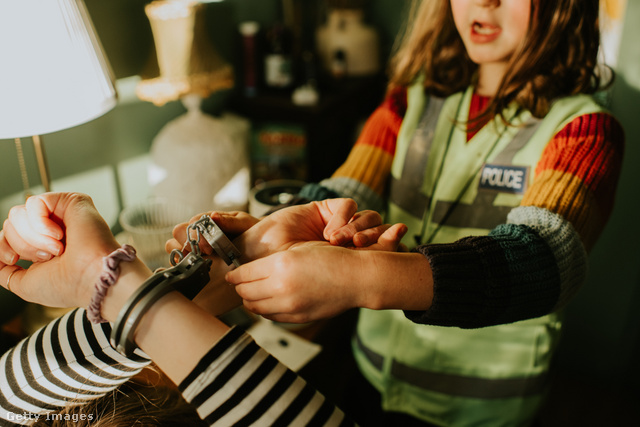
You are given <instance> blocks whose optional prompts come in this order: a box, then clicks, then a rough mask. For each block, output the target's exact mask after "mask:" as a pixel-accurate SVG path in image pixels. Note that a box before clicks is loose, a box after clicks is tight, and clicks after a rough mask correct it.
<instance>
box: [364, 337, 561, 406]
mask: <svg viewBox="0 0 640 427" xmlns="http://www.w3.org/2000/svg"><path fill="white" fill-rule="evenodd" d="M355 342H356V345H357V346H358V348H359V349H360V351H362V354H364V355H365V357H366V358H367V359H368V360H369V362H370V363H371V364H372V365H373V366H374V367H375V368H376V369H378V370H382V366H383V364H384V357H382V355H380V354H378V353H376V352H374V351H373V350H371V349H370V348H367V347H366V346H365V345H364V344H363V343H362V340H361V339H360V337H358V335H357V334H356V335H355ZM391 374H392V375H393V376H394V377H395V378H396V379H398V380H401V381H404V382H406V383H408V384H411V385H414V386H416V387H420V388H422V389H426V390H431V391H435V392H439V393H444V394H449V395H454V396H461V397H470V398H478V399H502V398H509V397H513V396H523V397H524V396H531V395H536V394H540V393H542V392H543V391H544V390H545V388H546V387H547V386H548V384H549V376H548V374H547V372H543V373H541V374H538V375H532V376H527V377H520V378H492V379H487V378H478V377H469V376H462V375H452V374H445V373H441V372H432V371H425V370H422V369H416V368H414V367H411V366H408V365H405V364H403V363H400V362H398V361H396V360H393V361H392V365H391Z"/></svg>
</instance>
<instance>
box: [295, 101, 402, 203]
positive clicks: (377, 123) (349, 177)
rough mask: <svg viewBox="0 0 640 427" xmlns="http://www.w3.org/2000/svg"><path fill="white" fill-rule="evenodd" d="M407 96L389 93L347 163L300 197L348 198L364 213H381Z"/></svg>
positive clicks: (365, 128)
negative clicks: (374, 211)
mask: <svg viewBox="0 0 640 427" xmlns="http://www.w3.org/2000/svg"><path fill="white" fill-rule="evenodd" d="M406 96H407V94H406V89H404V88H398V89H395V90H394V91H392V92H390V94H389V95H388V96H387V97H386V98H385V100H384V101H383V102H382V104H381V105H380V106H379V107H378V108H377V109H376V110H375V111H374V112H373V113H372V114H371V116H370V117H369V119H368V120H367V121H366V123H365V125H364V127H363V129H362V132H361V133H360V136H359V137H358V140H357V141H356V143H355V144H354V146H353V148H352V150H351V152H350V153H349V156H348V157H347V159H346V160H345V162H344V163H343V164H342V165H341V166H340V167H339V168H338V169H337V170H336V171H335V172H334V173H333V175H332V176H331V178H328V179H325V180H323V181H321V182H320V183H319V184H308V185H307V186H305V188H303V190H302V192H301V193H300V195H301V196H302V197H305V198H306V199H307V200H322V199H326V198H330V197H349V198H352V199H354V200H355V201H356V202H357V203H358V207H359V209H361V210H364V209H373V210H376V211H378V212H382V211H383V210H384V207H385V204H384V195H385V194H384V193H385V190H386V183H387V181H388V178H389V174H390V173H391V163H392V161H393V156H394V154H395V149H396V139H397V137H398V131H399V129H400V125H401V124H402V119H403V117H404V114H405V112H406V108H407V100H406Z"/></svg>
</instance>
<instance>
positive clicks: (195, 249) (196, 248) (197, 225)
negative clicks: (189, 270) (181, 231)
mask: <svg viewBox="0 0 640 427" xmlns="http://www.w3.org/2000/svg"><path fill="white" fill-rule="evenodd" d="M207 220H209V217H205V216H203V217H202V218H200V219H199V220H198V221H196V222H194V223H193V224H190V225H189V226H188V227H187V232H186V233H187V242H189V246H191V252H192V253H193V254H194V255H197V256H202V251H201V250H200V239H201V238H202V231H201V227H203V225H202V223H203V222H205V221H207ZM191 230H195V231H196V238H195V239H192V238H191V233H190V231H191ZM183 249H184V247H183ZM170 257H171V259H170V261H171V265H173V266H176V265H178V264H179V263H180V262H181V261H182V260H183V259H184V255H183V253H182V251H179V250H178V249H173V250H172V251H171V255H170ZM176 257H178V261H177V262H176Z"/></svg>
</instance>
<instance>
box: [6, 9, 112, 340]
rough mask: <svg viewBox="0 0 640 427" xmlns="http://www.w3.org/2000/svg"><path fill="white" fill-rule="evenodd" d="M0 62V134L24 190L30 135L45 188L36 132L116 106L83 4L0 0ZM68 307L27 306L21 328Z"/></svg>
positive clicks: (45, 175) (66, 125) (45, 320)
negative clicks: (11, 147) (9, 143)
mask: <svg viewBox="0 0 640 427" xmlns="http://www.w3.org/2000/svg"><path fill="white" fill-rule="evenodd" d="M0 64H1V66H0V139H11V138H13V139H14V140H15V144H16V149H17V152H18V162H19V166H20V170H21V174H22V182H23V186H24V190H25V193H26V194H27V195H28V194H29V192H30V188H29V180H28V174H27V170H26V166H25V162H24V157H23V155H22V142H21V138H24V137H29V136H31V137H32V138H33V143H34V148H35V151H36V158H37V162H38V168H39V172H40V179H41V183H42V185H43V187H44V190H45V192H48V191H50V184H49V170H48V166H47V161H46V157H45V152H44V147H43V145H42V141H41V138H40V135H42V134H47V133H51V132H56V131H59V130H62V129H67V128H70V127H73V126H77V125H79V124H82V123H85V122H88V121H90V120H92V119H95V118H97V117H99V116H101V115H103V114H104V113H106V112H107V111H109V110H110V109H112V108H113V107H114V106H115V105H116V90H115V86H114V82H113V75H112V72H111V68H110V66H109V63H108V61H107V59H106V56H105V54H104V52H103V50H102V46H101V45H100V41H99V40H98V37H97V35H96V32H95V29H94V28H93V24H92V23H91V19H90V17H89V14H88V12H87V9H86V6H85V4H84V3H83V1H82V0H2V1H0ZM66 310H67V309H62V310H61V309H56V308H51V307H44V306H39V305H28V306H27V312H25V315H24V317H23V323H22V326H23V329H24V330H26V331H28V332H29V331H34V330H36V329H37V328H38V327H40V326H41V325H43V324H45V323H48V321H49V320H51V319H53V318H55V317H58V316H59V315H60V313H61V312H63V311H66Z"/></svg>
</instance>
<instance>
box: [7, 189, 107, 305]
mask: <svg viewBox="0 0 640 427" xmlns="http://www.w3.org/2000/svg"><path fill="white" fill-rule="evenodd" d="M119 247H120V245H119V244H118V242H117V241H116V240H115V238H114V237H113V234H111V231H110V230H109V227H108V225H107V224H106V222H105V221H104V219H103V218H102V217H101V216H100V214H99V213H98V211H97V210H96V208H95V206H94V205H93V201H92V200H91V198H90V197H89V196H87V195H84V194H78V193H45V194H41V195H37V196H32V197H30V198H29V199H28V200H27V202H26V203H25V204H24V205H21V206H15V207H13V208H12V209H11V211H10V212H9V216H8V218H7V220H6V221H5V222H4V225H3V229H2V236H1V238H0V259H1V260H2V261H0V283H2V286H4V287H6V283H7V279H8V278H9V275H11V274H12V272H14V270H15V273H13V275H12V276H11V291H12V292H13V293H15V294H16V295H18V296H19V297H20V298H22V299H24V300H26V301H29V302H34V303H38V304H43V305H47V306H51V307H85V306H87V305H88V303H89V301H90V299H91V295H92V293H93V284H94V283H95V281H96V279H97V278H98V277H99V274H100V272H101V271H102V258H103V257H104V256H107V255H108V254H109V253H111V252H113V251H114V250H115V249H118V248H119ZM18 258H20V259H23V260H27V261H32V262H33V264H32V265H31V266H30V267H29V268H28V269H26V270H25V269H22V268H21V267H18V266H17V265H15V263H16V262H17V260H18Z"/></svg>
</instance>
